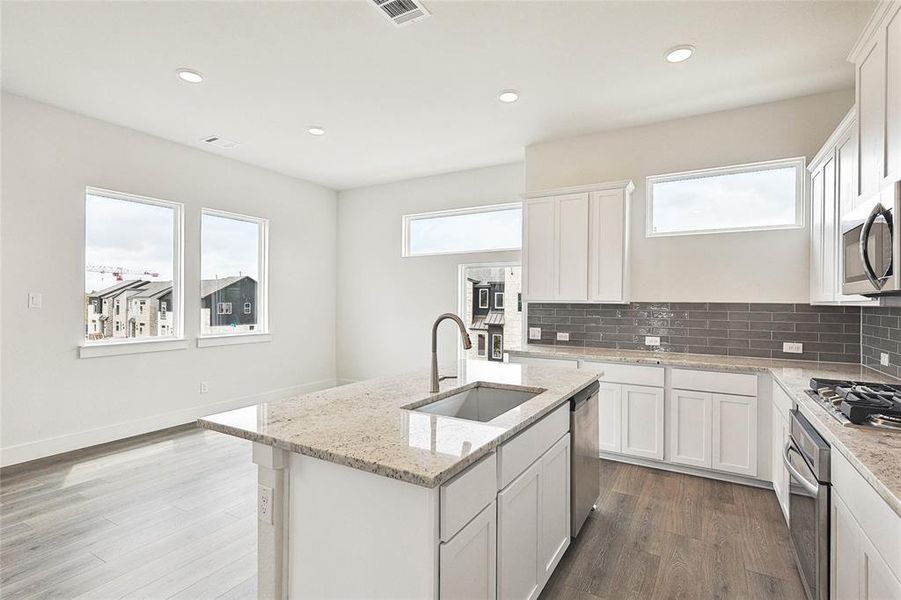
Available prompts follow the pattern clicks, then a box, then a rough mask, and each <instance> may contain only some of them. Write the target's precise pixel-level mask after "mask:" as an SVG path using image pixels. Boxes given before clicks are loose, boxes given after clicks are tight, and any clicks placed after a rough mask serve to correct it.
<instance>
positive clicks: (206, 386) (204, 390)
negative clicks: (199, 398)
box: [200, 381, 210, 394]
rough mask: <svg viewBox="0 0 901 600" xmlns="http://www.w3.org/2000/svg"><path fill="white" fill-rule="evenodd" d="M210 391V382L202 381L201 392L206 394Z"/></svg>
mask: <svg viewBox="0 0 901 600" xmlns="http://www.w3.org/2000/svg"><path fill="white" fill-rule="evenodd" d="M208 391H210V384H209V383H208V382H206V381H201V382H200V393H201V394H206V393H207V392H208Z"/></svg>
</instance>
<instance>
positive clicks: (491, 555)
mask: <svg viewBox="0 0 901 600" xmlns="http://www.w3.org/2000/svg"><path fill="white" fill-rule="evenodd" d="M439 555H440V558H439V560H440V575H439V589H440V596H441V600H448V599H453V600H481V599H484V600H493V599H494V598H496V596H497V581H496V575H497V506H496V505H495V503H494V502H491V504H489V505H488V506H487V507H486V508H485V509H484V510H483V511H482V512H481V513H479V514H478V515H477V516H476V517H475V518H474V519H473V520H472V521H470V522H469V523H468V524H467V525H466V527H464V528H463V529H461V530H460V532H459V533H457V535H456V536H454V537H453V538H452V539H451V540H450V541H448V542H446V543H444V544H441V548H440V551H439Z"/></svg>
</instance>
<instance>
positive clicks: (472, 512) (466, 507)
mask: <svg viewBox="0 0 901 600" xmlns="http://www.w3.org/2000/svg"><path fill="white" fill-rule="evenodd" d="M496 495H497V455H496V454H494V453H491V454H490V455H488V456H486V457H485V458H483V459H482V460H480V461H479V462H477V463H476V464H474V465H472V466H471V467H469V468H468V469H466V470H465V471H463V472H462V473H460V474H459V475H457V476H456V477H454V478H453V479H451V480H450V481H448V482H447V483H445V484H444V485H442V486H441V492H440V502H441V541H443V542H446V541H448V540H449V539H451V538H452V537H454V535H456V533H457V532H458V531H460V529H462V528H463V526H464V525H466V524H467V523H468V522H469V520H470V519H472V518H473V517H474V516H476V515H477V514H478V513H479V512H480V511H481V510H482V509H483V508H485V507H486V506H487V505H488V503H489V502H491V501H492V500H494V497H495V496H496Z"/></svg>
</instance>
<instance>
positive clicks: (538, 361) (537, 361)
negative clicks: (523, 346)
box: [510, 356, 579, 369]
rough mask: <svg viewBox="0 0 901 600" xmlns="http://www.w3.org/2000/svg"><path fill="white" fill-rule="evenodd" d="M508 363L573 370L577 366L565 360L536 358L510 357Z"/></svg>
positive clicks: (573, 362)
mask: <svg viewBox="0 0 901 600" xmlns="http://www.w3.org/2000/svg"><path fill="white" fill-rule="evenodd" d="M510 362H512V363H517V364H520V365H534V366H536V367H561V368H569V369H575V368H577V367H578V366H579V363H578V361H575V360H567V359H565V358H538V357H536V356H511V357H510Z"/></svg>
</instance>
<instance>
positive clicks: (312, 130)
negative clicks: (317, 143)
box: [307, 125, 325, 135]
mask: <svg viewBox="0 0 901 600" xmlns="http://www.w3.org/2000/svg"><path fill="white" fill-rule="evenodd" d="M307 132H309V134H310V135H325V129H323V128H322V127H320V126H319V125H313V126H311V127H309V128H308V129H307Z"/></svg>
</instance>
